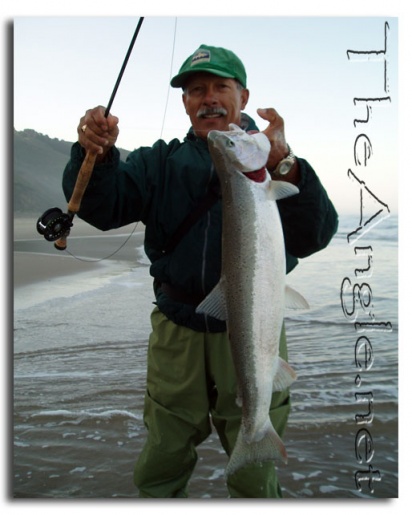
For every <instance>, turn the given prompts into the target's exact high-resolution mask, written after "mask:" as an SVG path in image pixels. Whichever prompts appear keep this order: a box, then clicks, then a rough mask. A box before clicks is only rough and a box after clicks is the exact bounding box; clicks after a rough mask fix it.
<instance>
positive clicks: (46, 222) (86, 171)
mask: <svg viewBox="0 0 412 515" xmlns="http://www.w3.org/2000/svg"><path fill="white" fill-rule="evenodd" d="M143 20H144V17H140V19H139V22H138V24H137V27H136V29H135V32H134V34H133V37H132V40H131V42H130V45H129V49H128V50H127V53H126V56H125V58H124V61H123V65H122V67H121V69H120V72H119V76H118V77H117V81H116V84H115V86H114V88H113V92H112V94H111V97H110V100H109V103H108V104H107V107H106V111H105V113H104V116H105V118H107V117H108V116H109V113H110V108H111V106H112V104H113V100H114V98H115V96H116V93H117V89H118V87H119V84H120V81H121V80H122V77H123V73H124V71H125V69H126V65H127V62H128V60H129V57H130V54H131V53H132V50H133V46H134V44H135V41H136V38H137V35H138V34H139V31H140V27H141V26H142V23H143ZM96 158H97V152H91V151H89V150H88V151H87V152H86V156H85V158H84V160H83V163H82V166H81V167H80V170H79V173H78V176H77V179H76V183H75V185H74V189H73V193H72V196H71V198H70V200H69V203H68V205H67V213H63V211H62V210H61V209H60V208H58V207H53V208H51V209H48V210H47V211H45V212H44V213H43V214H42V215H41V216H40V218H39V219H38V220H37V224H36V228H37V232H38V233H39V234H41V235H43V236H44V238H45V239H46V240H47V241H54V246H55V248H56V249H57V250H65V249H66V247H67V237H68V236H69V234H70V229H71V228H72V226H73V218H74V216H75V214H76V213H77V212H78V211H79V209H80V204H81V202H82V199H83V195H84V192H85V190H86V188H87V185H88V184H89V181H90V177H91V175H92V173H93V168H94V165H95V162H96Z"/></svg>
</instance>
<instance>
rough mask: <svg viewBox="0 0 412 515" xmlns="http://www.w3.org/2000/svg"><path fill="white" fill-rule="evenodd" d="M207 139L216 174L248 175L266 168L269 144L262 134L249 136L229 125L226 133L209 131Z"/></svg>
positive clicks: (238, 128)
mask: <svg viewBox="0 0 412 515" xmlns="http://www.w3.org/2000/svg"><path fill="white" fill-rule="evenodd" d="M207 139H208V146H209V151H210V154H211V156H212V159H213V162H214V163H215V166H216V169H217V171H218V172H219V169H224V170H226V171H229V170H234V171H237V172H240V173H248V172H253V171H255V170H259V169H261V168H263V167H264V166H266V163H267V160H268V156H269V151H270V143H269V139H268V138H267V136H266V135H265V134H263V133H262V132H257V133H254V134H250V133H248V132H245V131H244V130H242V129H241V128H240V127H238V126H237V125H235V124H232V123H231V124H230V125H229V130H228V131H217V130H212V131H209V134H208V138H207Z"/></svg>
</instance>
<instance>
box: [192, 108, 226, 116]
mask: <svg viewBox="0 0 412 515" xmlns="http://www.w3.org/2000/svg"><path fill="white" fill-rule="evenodd" d="M216 114H218V115H222V116H226V115H227V111H226V109H224V108H223V107H203V108H201V109H199V111H198V112H197V113H196V116H197V117H198V118H203V116H212V115H216Z"/></svg>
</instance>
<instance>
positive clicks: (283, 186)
mask: <svg viewBox="0 0 412 515" xmlns="http://www.w3.org/2000/svg"><path fill="white" fill-rule="evenodd" d="M269 184H270V191H271V193H272V195H273V197H274V199H275V200H280V199H282V198H287V197H292V196H293V195H297V194H298V193H299V188H298V187H297V186H295V185H294V184H291V183H290V182H286V181H270V183H269Z"/></svg>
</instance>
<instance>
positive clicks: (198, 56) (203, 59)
mask: <svg viewBox="0 0 412 515" xmlns="http://www.w3.org/2000/svg"><path fill="white" fill-rule="evenodd" d="M210 59H211V55H210V52H209V50H198V51H197V52H196V53H195V54H194V55H193V57H192V62H191V63H190V66H194V65H196V64H200V63H209V62H210Z"/></svg>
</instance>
